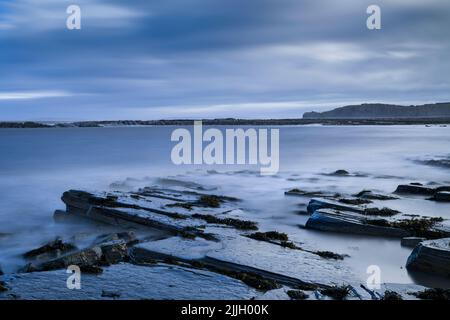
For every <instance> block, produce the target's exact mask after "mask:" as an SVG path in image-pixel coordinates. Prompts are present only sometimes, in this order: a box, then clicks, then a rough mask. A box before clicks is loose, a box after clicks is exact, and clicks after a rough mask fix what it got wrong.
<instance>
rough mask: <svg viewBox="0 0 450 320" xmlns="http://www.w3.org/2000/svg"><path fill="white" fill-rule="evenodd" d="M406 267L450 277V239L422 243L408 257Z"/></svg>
mask: <svg viewBox="0 0 450 320" xmlns="http://www.w3.org/2000/svg"><path fill="white" fill-rule="evenodd" d="M406 267H407V268H408V269H411V270H418V271H422V272H427V273H431V274H438V275H441V276H445V277H450V238H443V239H438V240H429V241H423V242H421V243H420V244H418V245H417V246H416V247H415V248H414V250H413V252H412V253H411V255H410V256H409V257H408V261H407V262H406Z"/></svg>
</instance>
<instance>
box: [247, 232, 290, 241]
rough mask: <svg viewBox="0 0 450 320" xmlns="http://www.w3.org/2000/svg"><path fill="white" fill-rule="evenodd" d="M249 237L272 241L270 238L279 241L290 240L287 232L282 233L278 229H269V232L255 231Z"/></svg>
mask: <svg viewBox="0 0 450 320" xmlns="http://www.w3.org/2000/svg"><path fill="white" fill-rule="evenodd" d="M248 237H249V238H252V239H255V240H260V241H270V240H279V241H288V240H289V238H288V235H287V234H286V233H280V232H277V231H268V232H255V233H252V234H250V235H248Z"/></svg>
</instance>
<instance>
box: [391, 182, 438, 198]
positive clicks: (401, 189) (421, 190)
mask: <svg viewBox="0 0 450 320" xmlns="http://www.w3.org/2000/svg"><path fill="white" fill-rule="evenodd" d="M435 192H436V190H435V189H434V188H429V187H424V186H422V185H417V184H401V185H399V186H398V187H397V189H396V190H395V193H405V194H418V195H425V196H429V195H434V193H435Z"/></svg>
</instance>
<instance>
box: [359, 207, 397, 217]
mask: <svg viewBox="0 0 450 320" xmlns="http://www.w3.org/2000/svg"><path fill="white" fill-rule="evenodd" d="M399 213H400V211H397V210H394V209H390V208H386V207H384V208H382V209H379V208H367V209H365V210H364V214H365V215H367V216H381V217H391V216H395V215H396V214H399Z"/></svg>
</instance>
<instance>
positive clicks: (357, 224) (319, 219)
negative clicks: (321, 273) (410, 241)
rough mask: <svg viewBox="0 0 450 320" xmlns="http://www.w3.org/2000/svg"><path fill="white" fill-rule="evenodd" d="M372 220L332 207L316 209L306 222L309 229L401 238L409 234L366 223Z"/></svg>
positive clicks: (404, 231) (388, 227)
mask: <svg viewBox="0 0 450 320" xmlns="http://www.w3.org/2000/svg"><path fill="white" fill-rule="evenodd" d="M368 221H372V220H370V219H365V218H363V217H360V216H357V215H355V214H353V213H351V212H338V211H336V210H332V209H320V210H316V211H315V212H314V213H313V214H312V215H311V217H310V218H309V219H308V221H307V222H306V225H305V227H306V228H309V229H315V230H321V231H331V232H341V233H351V234H365V235H373V236H384V237H397V238H402V237H406V236H409V235H410V232H408V231H406V230H402V229H399V228H394V227H390V226H379V225H373V224H369V223H367V222H368Z"/></svg>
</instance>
